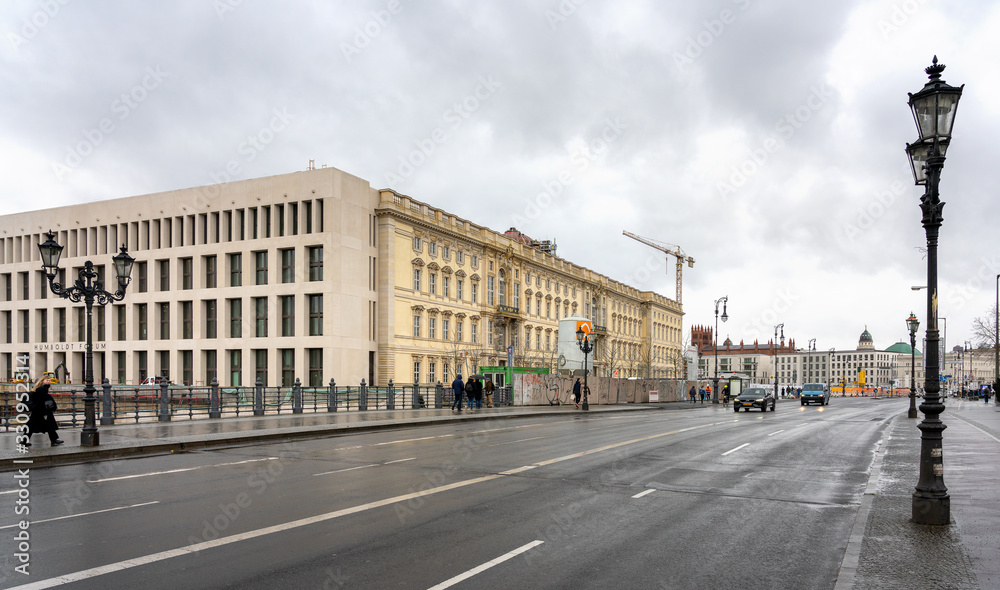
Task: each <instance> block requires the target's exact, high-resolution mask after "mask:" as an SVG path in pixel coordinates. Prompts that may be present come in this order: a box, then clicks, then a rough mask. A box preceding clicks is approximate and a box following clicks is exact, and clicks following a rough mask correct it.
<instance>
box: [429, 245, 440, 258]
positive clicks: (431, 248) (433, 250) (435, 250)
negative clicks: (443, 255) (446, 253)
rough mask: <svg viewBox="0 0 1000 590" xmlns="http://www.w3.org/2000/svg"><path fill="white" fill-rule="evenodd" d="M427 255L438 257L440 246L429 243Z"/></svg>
mask: <svg viewBox="0 0 1000 590" xmlns="http://www.w3.org/2000/svg"><path fill="white" fill-rule="evenodd" d="M427 253H428V254H430V255H431V256H437V253H438V245H437V244H436V243H434V242H427Z"/></svg>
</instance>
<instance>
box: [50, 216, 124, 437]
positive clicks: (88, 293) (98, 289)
mask: <svg viewBox="0 0 1000 590" xmlns="http://www.w3.org/2000/svg"><path fill="white" fill-rule="evenodd" d="M46 238H47V239H46V240H45V241H44V242H42V243H41V244H39V245H38V252H39V253H40V254H41V256H42V269H43V270H44V271H45V276H46V277H48V279H49V288H50V289H51V290H52V292H53V293H54V294H55V295H57V296H59V297H62V298H64V299H69V300H70V301H73V302H74V303H79V302H80V301H83V303H84V305H86V306H87V322H86V330H87V352H86V355H85V356H86V364H85V366H84V374H83V382H84V387H83V412H84V421H83V431H82V432H81V433H80V446H84V447H96V446H98V445H99V444H100V437H99V435H98V432H97V419H96V412H95V401H96V398H95V397H94V392H96V391H97V390H96V389H95V388H94V341H93V323H92V319H93V311H94V303H97V304H98V305H107V304H108V303H111V302H112V301H121V300H122V299H124V298H125V288H126V287H128V284H129V281H131V280H132V264H133V263H134V262H135V259H134V258H132V257H131V256H129V255H128V252H126V250H125V245H124V244H123V245H122V248H121V252H119V253H118V254H116V255H115V256H113V257H112V258H111V260H112V262H114V265H115V275H116V276H117V279H118V289H117V290H116V291H115V292H114V293H110V292H108V291H105V290H104V284H103V282H102V281H101V279H100V275H98V273H97V271H96V270H94V264H93V263H92V262H91V261H89V260H88V261H86V262H85V263H84V264H83V268H82V269H80V273H79V278H77V280H76V282H75V283H74V284H73V285H70V286H63V285H61V284H59V283H57V282H56V280H55V279H56V273H57V272H58V271H59V257H60V256H62V250H63V247H62V246H61V245H59V243H58V242H56V241H55V234H53V233H52V231H51V230H50V231H49V232H48V233H47V234H46Z"/></svg>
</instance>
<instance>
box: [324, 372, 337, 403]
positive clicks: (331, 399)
mask: <svg viewBox="0 0 1000 590" xmlns="http://www.w3.org/2000/svg"><path fill="white" fill-rule="evenodd" d="M326 411H327V412H336V411H337V383H336V382H335V381H334V380H333V377H330V389H329V390H327V392H326Z"/></svg>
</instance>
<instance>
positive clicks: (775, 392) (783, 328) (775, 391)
mask: <svg viewBox="0 0 1000 590" xmlns="http://www.w3.org/2000/svg"><path fill="white" fill-rule="evenodd" d="M779 328H780V329H781V345H782V346H784V345H785V323H784V322H782V323H780V324H778V325H777V326H775V327H774V340H772V341H771V350H772V351H773V354H772V357H773V358H772V359H771V361H772V362H773V363H774V400H775V403H777V401H778V355H777V353H778V351H777V350H776V349H775V346H776V345H777V344H778V329H779Z"/></svg>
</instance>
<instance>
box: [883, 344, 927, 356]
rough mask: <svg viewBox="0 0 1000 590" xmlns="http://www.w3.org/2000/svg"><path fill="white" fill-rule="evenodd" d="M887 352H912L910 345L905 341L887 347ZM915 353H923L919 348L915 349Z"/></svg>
mask: <svg viewBox="0 0 1000 590" xmlns="http://www.w3.org/2000/svg"><path fill="white" fill-rule="evenodd" d="M885 351H886V352H898V353H900V354H910V345H909V344H907V343H905V342H897V343H895V344H893V345H892V346H890V347H889V348H887V349H885ZM913 354H921V353H920V351H919V350H918V349H913Z"/></svg>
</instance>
